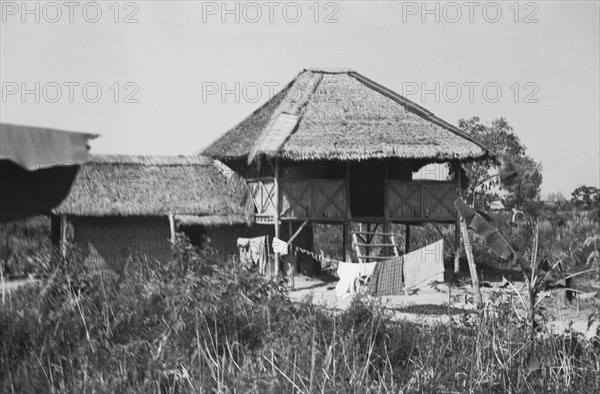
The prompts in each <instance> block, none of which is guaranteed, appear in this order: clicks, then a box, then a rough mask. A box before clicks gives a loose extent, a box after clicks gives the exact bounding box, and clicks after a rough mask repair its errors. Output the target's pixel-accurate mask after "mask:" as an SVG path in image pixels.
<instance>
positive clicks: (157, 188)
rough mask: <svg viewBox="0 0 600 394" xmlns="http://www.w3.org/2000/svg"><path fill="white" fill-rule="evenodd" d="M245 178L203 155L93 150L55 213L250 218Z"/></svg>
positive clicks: (211, 220)
mask: <svg viewBox="0 0 600 394" xmlns="http://www.w3.org/2000/svg"><path fill="white" fill-rule="evenodd" d="M253 210H254V207H253V204H252V202H251V201H250V198H249V196H248V192H247V189H246V187H245V185H244V184H243V180H242V179H241V178H240V177H239V176H237V175H236V174H235V173H233V171H227V168H226V167H225V166H224V165H223V164H222V163H217V161H215V160H214V159H212V158H209V157H205V156H128V155H92V157H91V161H90V162H88V163H86V164H84V165H83V166H82V167H81V169H80V170H79V173H78V174H77V177H76V179H75V182H74V183H73V186H72V188H71V191H70V192H69V195H68V196H67V198H66V199H65V200H64V201H63V202H62V203H61V204H60V205H59V206H58V207H57V208H56V209H54V211H53V212H54V213H55V214H57V215H62V214H66V215H73V216H85V217H108V216H167V215H169V214H173V215H185V216H197V217H199V218H198V219H197V221H198V222H203V223H207V224H220V223H228V224H235V223H249V222H250V221H251V219H252V218H251V215H252V213H253Z"/></svg>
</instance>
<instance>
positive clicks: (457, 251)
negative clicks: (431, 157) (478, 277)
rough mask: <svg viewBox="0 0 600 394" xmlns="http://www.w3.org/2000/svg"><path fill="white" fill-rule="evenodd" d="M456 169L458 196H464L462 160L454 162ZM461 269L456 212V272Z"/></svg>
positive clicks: (457, 215) (458, 225)
mask: <svg viewBox="0 0 600 394" xmlns="http://www.w3.org/2000/svg"><path fill="white" fill-rule="evenodd" d="M454 171H455V172H456V187H457V190H458V197H459V198H462V180H461V178H462V177H461V171H462V168H461V166H460V162H458V161H457V162H455V163H454ZM458 271H460V215H459V214H458V212H456V222H455V223H454V272H458Z"/></svg>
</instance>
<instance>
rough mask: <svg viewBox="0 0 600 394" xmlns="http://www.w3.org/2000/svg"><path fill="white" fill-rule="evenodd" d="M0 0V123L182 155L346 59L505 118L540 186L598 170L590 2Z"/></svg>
mask: <svg viewBox="0 0 600 394" xmlns="http://www.w3.org/2000/svg"><path fill="white" fill-rule="evenodd" d="M1 3H2V23H1V31H0V33H1V35H0V40H1V41H0V44H1V45H0V51H1V52H0V59H1V60H0V78H1V81H2V103H1V104H0V105H1V110H0V117H1V121H2V122H7V123H17V124H25V125H34V126H43V127H54V128H59V129H65V130H71V131H86V132H93V133H98V134H101V135H102V137H100V138H98V139H96V140H94V141H93V142H92V152H94V153H128V154H193V153H196V152H198V151H200V150H201V149H202V148H204V147H205V146H207V145H208V144H209V143H210V142H211V141H213V140H214V139H216V138H217V137H218V136H219V135H221V134H222V133H224V132H225V131H227V130H228V129H229V128H230V127H232V126H233V125H235V124H236V123H238V122H239V121H241V120H242V119H243V118H244V117H245V116H247V115H249V114H250V113H251V112H252V111H254V110H255V109H256V108H258V106H259V105H261V104H262V103H263V102H265V101H266V100H268V99H269V97H270V95H271V94H272V92H273V90H275V91H277V90H279V89H280V88H281V87H283V85H284V84H286V83H287V82H289V81H290V80H291V79H293V78H294V77H295V76H296V74H297V73H298V72H300V71H301V70H302V69H304V68H311V67H328V68H352V69H354V70H356V71H358V72H360V73H361V74H363V75H365V76H367V77H368V78H370V79H373V80H375V81H376V82H379V83H381V84H383V85H384V86H387V87H388V88H390V89H392V90H395V91H396V92H398V93H401V94H404V95H405V96H406V97H407V98H409V99H411V100H413V101H415V102H416V103H418V104H420V105H422V106H424V107H426V108H427V109H429V110H430V111H432V112H434V113H435V114H436V115H438V116H440V117H441V118H443V119H445V120H447V121H449V122H451V123H454V124H456V123H457V121H458V119H460V118H469V117H472V116H479V117H480V118H481V119H482V121H484V122H491V121H492V120H493V119H495V118H498V117H501V116H502V117H504V118H506V119H507V120H508V122H509V123H510V124H511V125H512V126H513V127H514V129H515V132H516V133H517V134H518V136H519V137H520V138H521V140H522V141H523V143H524V144H525V145H526V146H527V148H528V153H529V154H530V155H532V156H533V157H534V158H535V159H536V160H538V161H541V162H542V164H543V167H544V172H543V176H544V182H543V184H542V193H543V194H544V195H545V194H547V193H549V192H555V191H562V192H563V193H564V194H565V195H567V196H568V195H569V194H570V193H571V191H572V190H573V189H574V188H575V187H577V186H578V185H580V184H588V185H595V186H598V184H599V178H600V141H599V138H600V137H599V135H600V125H599V111H600V102H599V85H600V81H599V74H600V71H599V70H600V65H599V48H600V43H599V36H600V32H599V2H598V1H579V2H577V1H536V2H519V3H516V5H515V3H514V2H513V1H510V2H496V3H494V2H491V3H490V2H460V1H459V2H453V3H445V2H428V3H427V5H426V8H425V7H423V5H422V2H421V1H419V2H400V1H396V2H394V3H392V2H387V1H336V2H319V3H316V2H315V1H297V2H291V3H285V2H277V1H273V2H268V1H265V2H262V1H258V2H251V3H250V5H245V3H238V2H228V3H227V4H226V6H225V7H224V6H223V3H222V2H221V1H219V2H200V1H169V2H167V1H136V2H121V3H119V4H117V5H115V3H114V2H113V1H107V2H99V3H95V4H91V3H89V2H73V3H70V4H69V3H63V2H62V1H59V2H55V3H47V2H28V3H27V6H26V7H27V9H24V7H23V3H22V2H21V1H17V2H12V1H2V2H1ZM436 19H437V20H436ZM127 22H130V23H127ZM36 84H38V85H36ZM224 90H226V92H225V93H226V94H225V95H222V94H221V93H224ZM423 93H425V94H423ZM36 101H39V102H36Z"/></svg>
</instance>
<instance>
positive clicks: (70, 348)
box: [0, 238, 600, 393]
mask: <svg viewBox="0 0 600 394" xmlns="http://www.w3.org/2000/svg"><path fill="white" fill-rule="evenodd" d="M55 266H56V267H58V269H56V270H55V272H54V274H53V275H52V276H51V278H50V279H49V280H48V281H47V282H46V283H45V284H44V285H41V286H39V287H32V288H23V289H20V290H18V292H17V293H15V294H14V295H13V297H12V303H10V304H6V305H3V306H2V307H1V309H0V319H1V320H0V321H1V322H2V325H1V326H0V329H1V330H2V332H1V333H0V360H1V361H0V391H2V392H9V393H10V392H15V393H17V392H50V393H51V392H61V393H62V392H73V393H75V392H76V393H81V392H119V393H139V392H161V393H187V392H190V393H204V392H218V393H229V392H242V393H288V392H289V393H291V392H299V393H339V392H361V393H362V392H371V393H378V392H381V393H387V392H394V393H397V392H406V393H408V392H426V393H434V392H435V393H440V392H481V393H505V392H514V393H518V392H553V393H564V392H589V393H593V392H600V357H599V353H600V344H598V342H594V341H592V342H589V341H584V340H583V339H582V338H581V337H580V336H579V335H578V334H575V333H572V332H571V333H568V334H567V335H560V336H557V335H550V334H547V335H544V336H541V337H539V338H538V339H537V340H536V341H535V343H534V344H533V345H532V346H530V348H527V338H526V329H527V327H526V326H525V325H524V324H523V322H522V321H521V320H520V319H519V317H518V316H517V315H516V313H515V311H514V308H513V306H512V305H511V304H510V303H509V302H506V301H502V300H501V299H500V298H498V299H496V300H495V302H492V303H490V304H489V305H488V307H487V308H486V309H485V310H484V311H482V312H481V313H480V314H478V315H475V318H473V319H463V320H462V321H461V322H459V323H453V324H450V325H441V324H439V325H427V324H419V323H414V322H408V321H395V320H393V319H391V315H390V313H389V311H388V310H386V309H385V308H384V306H383V305H381V304H379V303H377V302H376V301H372V300H369V299H364V298H360V297H359V298H356V299H355V300H354V301H353V303H352V305H351V307H350V308H349V309H348V310H346V311H343V312H339V311H331V310H328V309H325V308H323V307H322V306H318V305H314V304H313V303H312V302H311V300H310V299H307V300H306V301H305V302H302V303H298V304H294V303H291V302H290V301H289V298H288V297H287V294H286V291H285V289H284V288H282V287H280V286H278V285H277V284H274V283H273V282H269V281H266V280H264V279H263V278H262V277H260V276H259V275H257V274H255V273H252V272H248V271H246V270H245V269H244V268H242V267H240V266H239V265H236V264H234V263H233V262H230V261H220V260H219V259H218V258H217V257H216V255H215V254H213V253H211V251H210V250H208V251H200V250H198V249H196V248H194V247H193V246H191V245H190V244H189V243H188V242H186V240H185V239H181V238H180V239H178V240H177V242H176V243H175V245H174V257H173V259H172V261H170V262H169V263H167V264H161V263H158V262H153V261H148V260H146V259H144V258H142V257H134V258H132V259H130V260H129V261H128V264H127V266H126V268H125V270H124V272H123V273H122V274H120V275H117V274H115V273H114V272H113V271H111V270H109V269H107V268H106V267H105V266H104V265H103V263H102V262H96V263H94V264H90V262H88V263H87V264H83V258H82V256H81V255H79V254H78V253H77V250H71V251H70V252H69V255H68V256H67V258H65V259H63V260H61V261H59V262H56V264H55Z"/></svg>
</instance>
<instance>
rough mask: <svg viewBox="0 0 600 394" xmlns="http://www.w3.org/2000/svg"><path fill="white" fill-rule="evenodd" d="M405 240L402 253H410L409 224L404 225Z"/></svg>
mask: <svg viewBox="0 0 600 394" xmlns="http://www.w3.org/2000/svg"><path fill="white" fill-rule="evenodd" d="M405 236H406V238H405V239H404V253H408V252H410V224H407V225H406V234H405Z"/></svg>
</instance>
